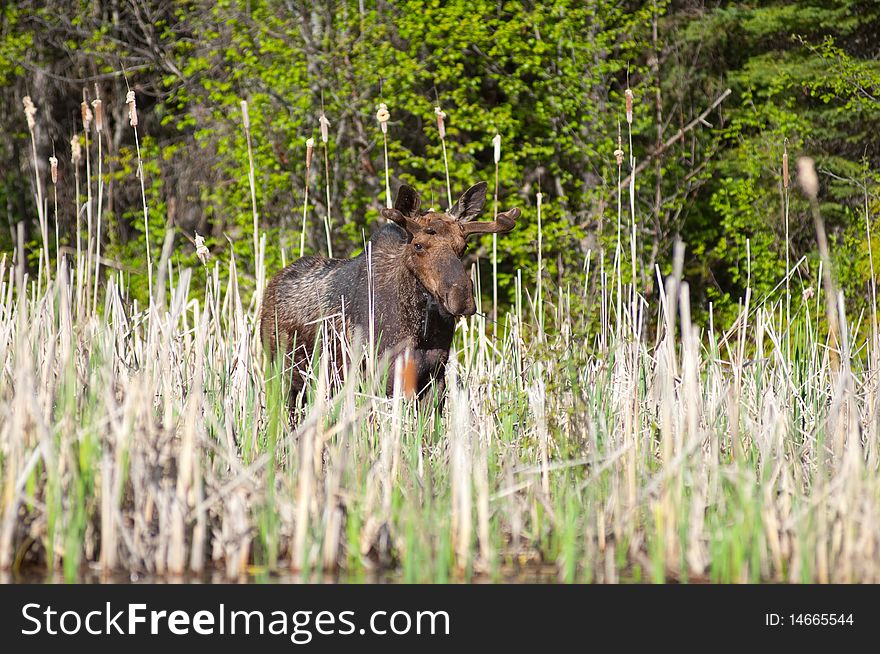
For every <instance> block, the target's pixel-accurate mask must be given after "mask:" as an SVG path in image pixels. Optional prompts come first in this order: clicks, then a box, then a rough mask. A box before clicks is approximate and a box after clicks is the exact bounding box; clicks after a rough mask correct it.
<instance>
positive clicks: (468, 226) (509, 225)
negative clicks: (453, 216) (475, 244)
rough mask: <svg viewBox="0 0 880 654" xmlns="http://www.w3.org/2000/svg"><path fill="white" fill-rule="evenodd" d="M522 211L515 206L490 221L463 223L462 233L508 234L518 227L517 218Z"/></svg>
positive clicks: (466, 234)
mask: <svg viewBox="0 0 880 654" xmlns="http://www.w3.org/2000/svg"><path fill="white" fill-rule="evenodd" d="M521 213H522V212H521V211H520V210H519V209H517V208H516V207H514V208H513V209H508V210H507V211H505V212H504V213H499V214H498V216H497V217H496V218H495V220H492V221H489V222H470V223H461V224H460V225H461V233H462V234H464V235H465V236H470V235H471V234H506V233H507V232H509V231H510V230H511V229H513V228H514V227H516V219H517V218H519V216H520V214H521Z"/></svg>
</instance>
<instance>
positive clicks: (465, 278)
mask: <svg viewBox="0 0 880 654" xmlns="http://www.w3.org/2000/svg"><path fill="white" fill-rule="evenodd" d="M485 203H486V183H485V182H480V183H479V184H476V185H474V186H472V187H471V188H469V189H468V190H467V191H465V192H464V193H463V194H462V196H461V197H460V198H459V199H458V201H457V202H456V203H455V204H454V205H453V206H452V207H451V208H450V209H449V211H448V212H441V211H426V212H422V211H420V205H421V199H420V198H419V195H418V193H417V192H416V191H415V189H413V188H412V187H410V186H401V187H400V189H399V190H398V193H397V199H396V201H395V203H394V206H393V207H391V208H387V209H383V210H382V215H383V216H384V217H385V218H387V219H388V220H390V221H391V222H390V223H388V224H387V225H384V226H383V227H382V228H380V229H379V230H378V231H377V232H376V233H375V234H374V235H373V236H372V238H371V239H370V248H369V249H368V251H369V252H370V256H369V258H368V257H367V255H366V253H364V254H361V255H359V256H357V257H354V258H353V259H328V258H325V257H320V256H312V257H303V258H302V259H299V260H298V261H295V262H293V263H292V264H290V265H289V266H287V267H286V268H284V269H283V270H281V272H279V273H278V274H277V275H275V277H273V278H272V280H271V281H270V282H269V285H268V286H267V287H266V292H265V294H264V296H263V309H262V314H261V316H260V331H261V337H262V339H263V344H264V346H265V347H266V350H267V351H268V353H269V355H270V356H271V357H272V358H273V359H274V358H275V357H276V355H277V354H278V352H279V351H283V352H284V354H285V355H286V356H285V365H286V366H292V371H291V372H292V374H291V375H290V377H291V386H292V389H291V391H292V394H294V395H296V394H299V392H300V391H301V390H302V388H303V386H304V385H305V375H306V374H307V373H308V370H309V369H310V366H309V358H310V357H311V355H312V352H313V350H314V348H315V343H316V340H317V339H318V338H319V334H320V333H321V330H322V326H323V325H324V324H325V323H326V322H328V321H329V322H330V325H329V326H331V327H332V329H333V330H335V331H336V332H337V333H344V334H345V335H346V337H347V338H348V339H349V340H350V341H351V342H355V341H356V340H357V339H362V342H367V339H368V337H369V335H370V334H371V333H372V334H373V335H374V338H375V344H376V350H377V355H378V356H379V357H380V358H381V357H382V356H384V355H390V356H391V357H392V358H393V357H395V356H397V355H400V354H408V355H409V357H410V360H411V361H412V362H413V363H414V366H415V371H416V372H415V377H416V388H417V389H418V391H419V395H424V393H425V392H426V391H427V390H428V389H429V387H430V385H431V383H432V382H434V383H435V384H436V386H437V391H438V393H440V394H442V392H443V390H444V373H445V367H446V360H447V358H448V357H449V347H450V346H451V344H452V335H453V331H454V329H455V320H456V318H458V317H459V316H470V315H473V314H474V313H475V312H476V310H477V307H476V302H475V299H474V288H473V283H472V282H471V278H470V274H469V273H468V270H467V269H466V268H465V266H464V264H463V263H462V261H461V257H462V256H463V255H464V252H465V244H466V240H467V238H468V237H469V236H470V235H472V234H504V233H507V232H509V231H510V230H512V229H513V228H514V226H515V225H516V219H517V218H518V217H519V215H520V210H519V209H516V208H514V209H510V210H508V211H505V212H503V213H499V214H498V216H497V217H496V219H495V220H492V221H475V220H474V218H476V217H477V215H479V213H480V212H481V211H482V209H483V205H484V204H485ZM371 296H372V297H371ZM343 317H344V318H343ZM371 321H372V331H371V324H370V323H371ZM330 333H332V331H331V332H330ZM337 361H341V357H337ZM389 386H390V385H389ZM389 390H390V388H389Z"/></svg>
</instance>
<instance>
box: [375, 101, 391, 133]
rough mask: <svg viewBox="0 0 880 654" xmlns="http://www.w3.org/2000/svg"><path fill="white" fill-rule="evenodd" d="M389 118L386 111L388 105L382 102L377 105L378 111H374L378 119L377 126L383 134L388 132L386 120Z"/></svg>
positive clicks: (389, 115)
mask: <svg viewBox="0 0 880 654" xmlns="http://www.w3.org/2000/svg"><path fill="white" fill-rule="evenodd" d="M390 119H391V114H390V113H389V112H388V105H386V104H385V103H384V102H383V103H382V104H380V105H379V111H377V112H376V120H378V121H379V127H380V128H381V129H382V133H383V134H387V133H388V121H389V120H390Z"/></svg>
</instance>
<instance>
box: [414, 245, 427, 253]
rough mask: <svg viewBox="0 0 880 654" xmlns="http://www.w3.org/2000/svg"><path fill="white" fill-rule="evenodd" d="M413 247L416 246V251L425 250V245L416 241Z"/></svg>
mask: <svg viewBox="0 0 880 654" xmlns="http://www.w3.org/2000/svg"><path fill="white" fill-rule="evenodd" d="M413 248H415V251H416V252H424V251H425V246H424V245H422V244H421V243H415V244H414V245H413Z"/></svg>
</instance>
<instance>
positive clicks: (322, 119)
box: [318, 111, 330, 145]
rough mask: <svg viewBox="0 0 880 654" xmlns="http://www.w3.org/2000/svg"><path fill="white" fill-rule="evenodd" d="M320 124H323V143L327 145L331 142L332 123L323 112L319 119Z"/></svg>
mask: <svg viewBox="0 0 880 654" xmlns="http://www.w3.org/2000/svg"><path fill="white" fill-rule="evenodd" d="M318 122H319V123H321V142H322V143H324V144H325V145H326V144H327V141H329V140H330V121H329V120H327V116H325V115H324V112H323V111H322V112H321V115H320V116H319V117H318Z"/></svg>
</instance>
